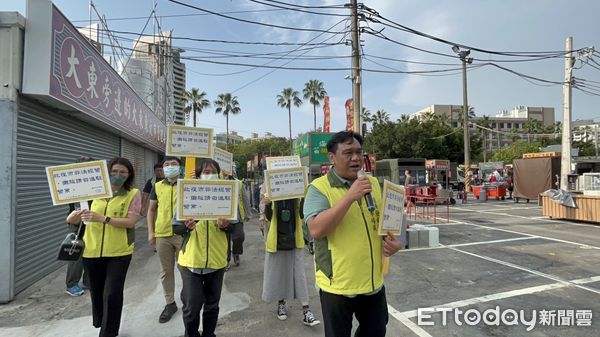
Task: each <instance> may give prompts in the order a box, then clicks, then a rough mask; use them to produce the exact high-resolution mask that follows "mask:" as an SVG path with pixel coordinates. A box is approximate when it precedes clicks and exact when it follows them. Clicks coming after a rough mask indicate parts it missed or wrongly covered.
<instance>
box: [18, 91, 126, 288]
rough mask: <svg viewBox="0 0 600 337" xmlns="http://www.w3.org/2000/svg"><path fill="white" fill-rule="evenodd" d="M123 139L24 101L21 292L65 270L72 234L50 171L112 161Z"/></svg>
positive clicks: (20, 137) (21, 104)
mask: <svg viewBox="0 0 600 337" xmlns="http://www.w3.org/2000/svg"><path fill="white" fill-rule="evenodd" d="M119 152H120V142H119V137H118V136H116V135H113V134H110V133H109V132H107V131H104V130H101V129H99V128H96V127H94V126H91V125H89V124H86V123H84V122H82V121H80V120H78V119H76V118H73V117H70V116H68V115H63V114H61V113H58V112H56V111H54V110H52V109H49V108H46V107H44V106H42V105H40V104H38V103H35V102H32V101H28V100H26V99H23V98H22V99H20V101H19V115H18V126H17V170H16V172H17V184H16V185H17V186H16V193H17V210H16V214H17V215H16V235H15V236H16V242H15V293H19V292H20V291H22V290H23V289H25V288H27V287H28V286H30V285H31V284H33V283H35V282H36V281H38V280H39V279H41V278H42V277H44V276H46V275H47V274H48V273H50V272H52V271H54V270H56V269H57V268H59V267H60V266H62V265H63V262H59V261H57V260H56V255H57V253H58V245H59V244H60V242H62V240H63V239H64V237H65V235H66V233H67V225H66V222H65V218H66V216H67V213H68V210H69V209H68V206H66V205H64V206H53V205H52V200H51V198H50V192H49V191H48V187H47V186H48V182H47V180H46V170H45V167H46V166H52V165H61V164H67V163H72V162H74V161H75V160H76V159H77V158H78V157H80V156H91V157H93V158H95V159H110V158H112V157H116V156H118V155H119Z"/></svg>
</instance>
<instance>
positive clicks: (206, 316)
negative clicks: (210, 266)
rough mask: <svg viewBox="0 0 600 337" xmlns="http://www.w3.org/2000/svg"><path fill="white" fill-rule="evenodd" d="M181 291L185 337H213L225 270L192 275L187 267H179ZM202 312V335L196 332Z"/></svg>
mask: <svg viewBox="0 0 600 337" xmlns="http://www.w3.org/2000/svg"><path fill="white" fill-rule="evenodd" d="M179 271H180V272H181V280H182V281H183V289H181V302H182V303H183V326H184V327H185V337H214V336H215V329H216V328H217V320H218V318H219V301H220V300H221V288H222V287H223V275H225V269H219V270H217V271H215V272H212V273H209V274H205V275H200V274H196V273H192V272H191V271H190V270H189V269H188V268H187V267H181V266H179ZM202 307H204V311H203V312H202V334H200V333H199V332H198V327H199V326H200V311H201V310H202Z"/></svg>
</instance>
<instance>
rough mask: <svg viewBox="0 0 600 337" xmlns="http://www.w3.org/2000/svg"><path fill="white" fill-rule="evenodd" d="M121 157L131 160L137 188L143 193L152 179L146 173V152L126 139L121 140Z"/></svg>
mask: <svg viewBox="0 0 600 337" xmlns="http://www.w3.org/2000/svg"><path fill="white" fill-rule="evenodd" d="M121 157H123V158H127V159H129V161H130V162H131V165H133V169H134V170H135V181H134V184H135V187H136V188H138V189H139V190H140V191H142V190H143V189H144V184H145V183H146V180H147V179H149V178H150V177H151V176H148V174H147V173H146V171H147V170H146V150H145V149H144V148H143V147H141V146H139V145H137V144H135V143H132V142H130V141H128V140H127V139H125V138H121ZM147 176H148V177H147Z"/></svg>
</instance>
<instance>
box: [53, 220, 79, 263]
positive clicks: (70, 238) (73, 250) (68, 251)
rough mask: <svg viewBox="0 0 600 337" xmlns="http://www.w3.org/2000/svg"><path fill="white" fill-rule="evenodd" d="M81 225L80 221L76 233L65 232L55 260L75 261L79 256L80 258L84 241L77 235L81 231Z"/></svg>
mask: <svg viewBox="0 0 600 337" xmlns="http://www.w3.org/2000/svg"><path fill="white" fill-rule="evenodd" d="M83 226H84V225H83V223H80V224H79V228H78V229H77V233H69V234H67V237H66V238H65V239H64V240H63V242H62V243H61V244H60V247H59V250H58V257H57V260H59V261H77V260H79V258H81V255H82V254H83V249H84V248H85V243H84V242H83V240H82V239H81V238H80V237H79V233H80V232H81V227H83Z"/></svg>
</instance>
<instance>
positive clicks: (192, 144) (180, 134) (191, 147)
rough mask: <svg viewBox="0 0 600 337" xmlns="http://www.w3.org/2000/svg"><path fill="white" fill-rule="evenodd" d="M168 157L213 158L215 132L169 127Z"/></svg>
mask: <svg viewBox="0 0 600 337" xmlns="http://www.w3.org/2000/svg"><path fill="white" fill-rule="evenodd" d="M167 132H168V135H169V136H168V137H167V150H166V153H167V156H175V157H195V158H212V157H213V130H212V129H204V128H195V127H191V126H181V125H169V128H168V131H167Z"/></svg>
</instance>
